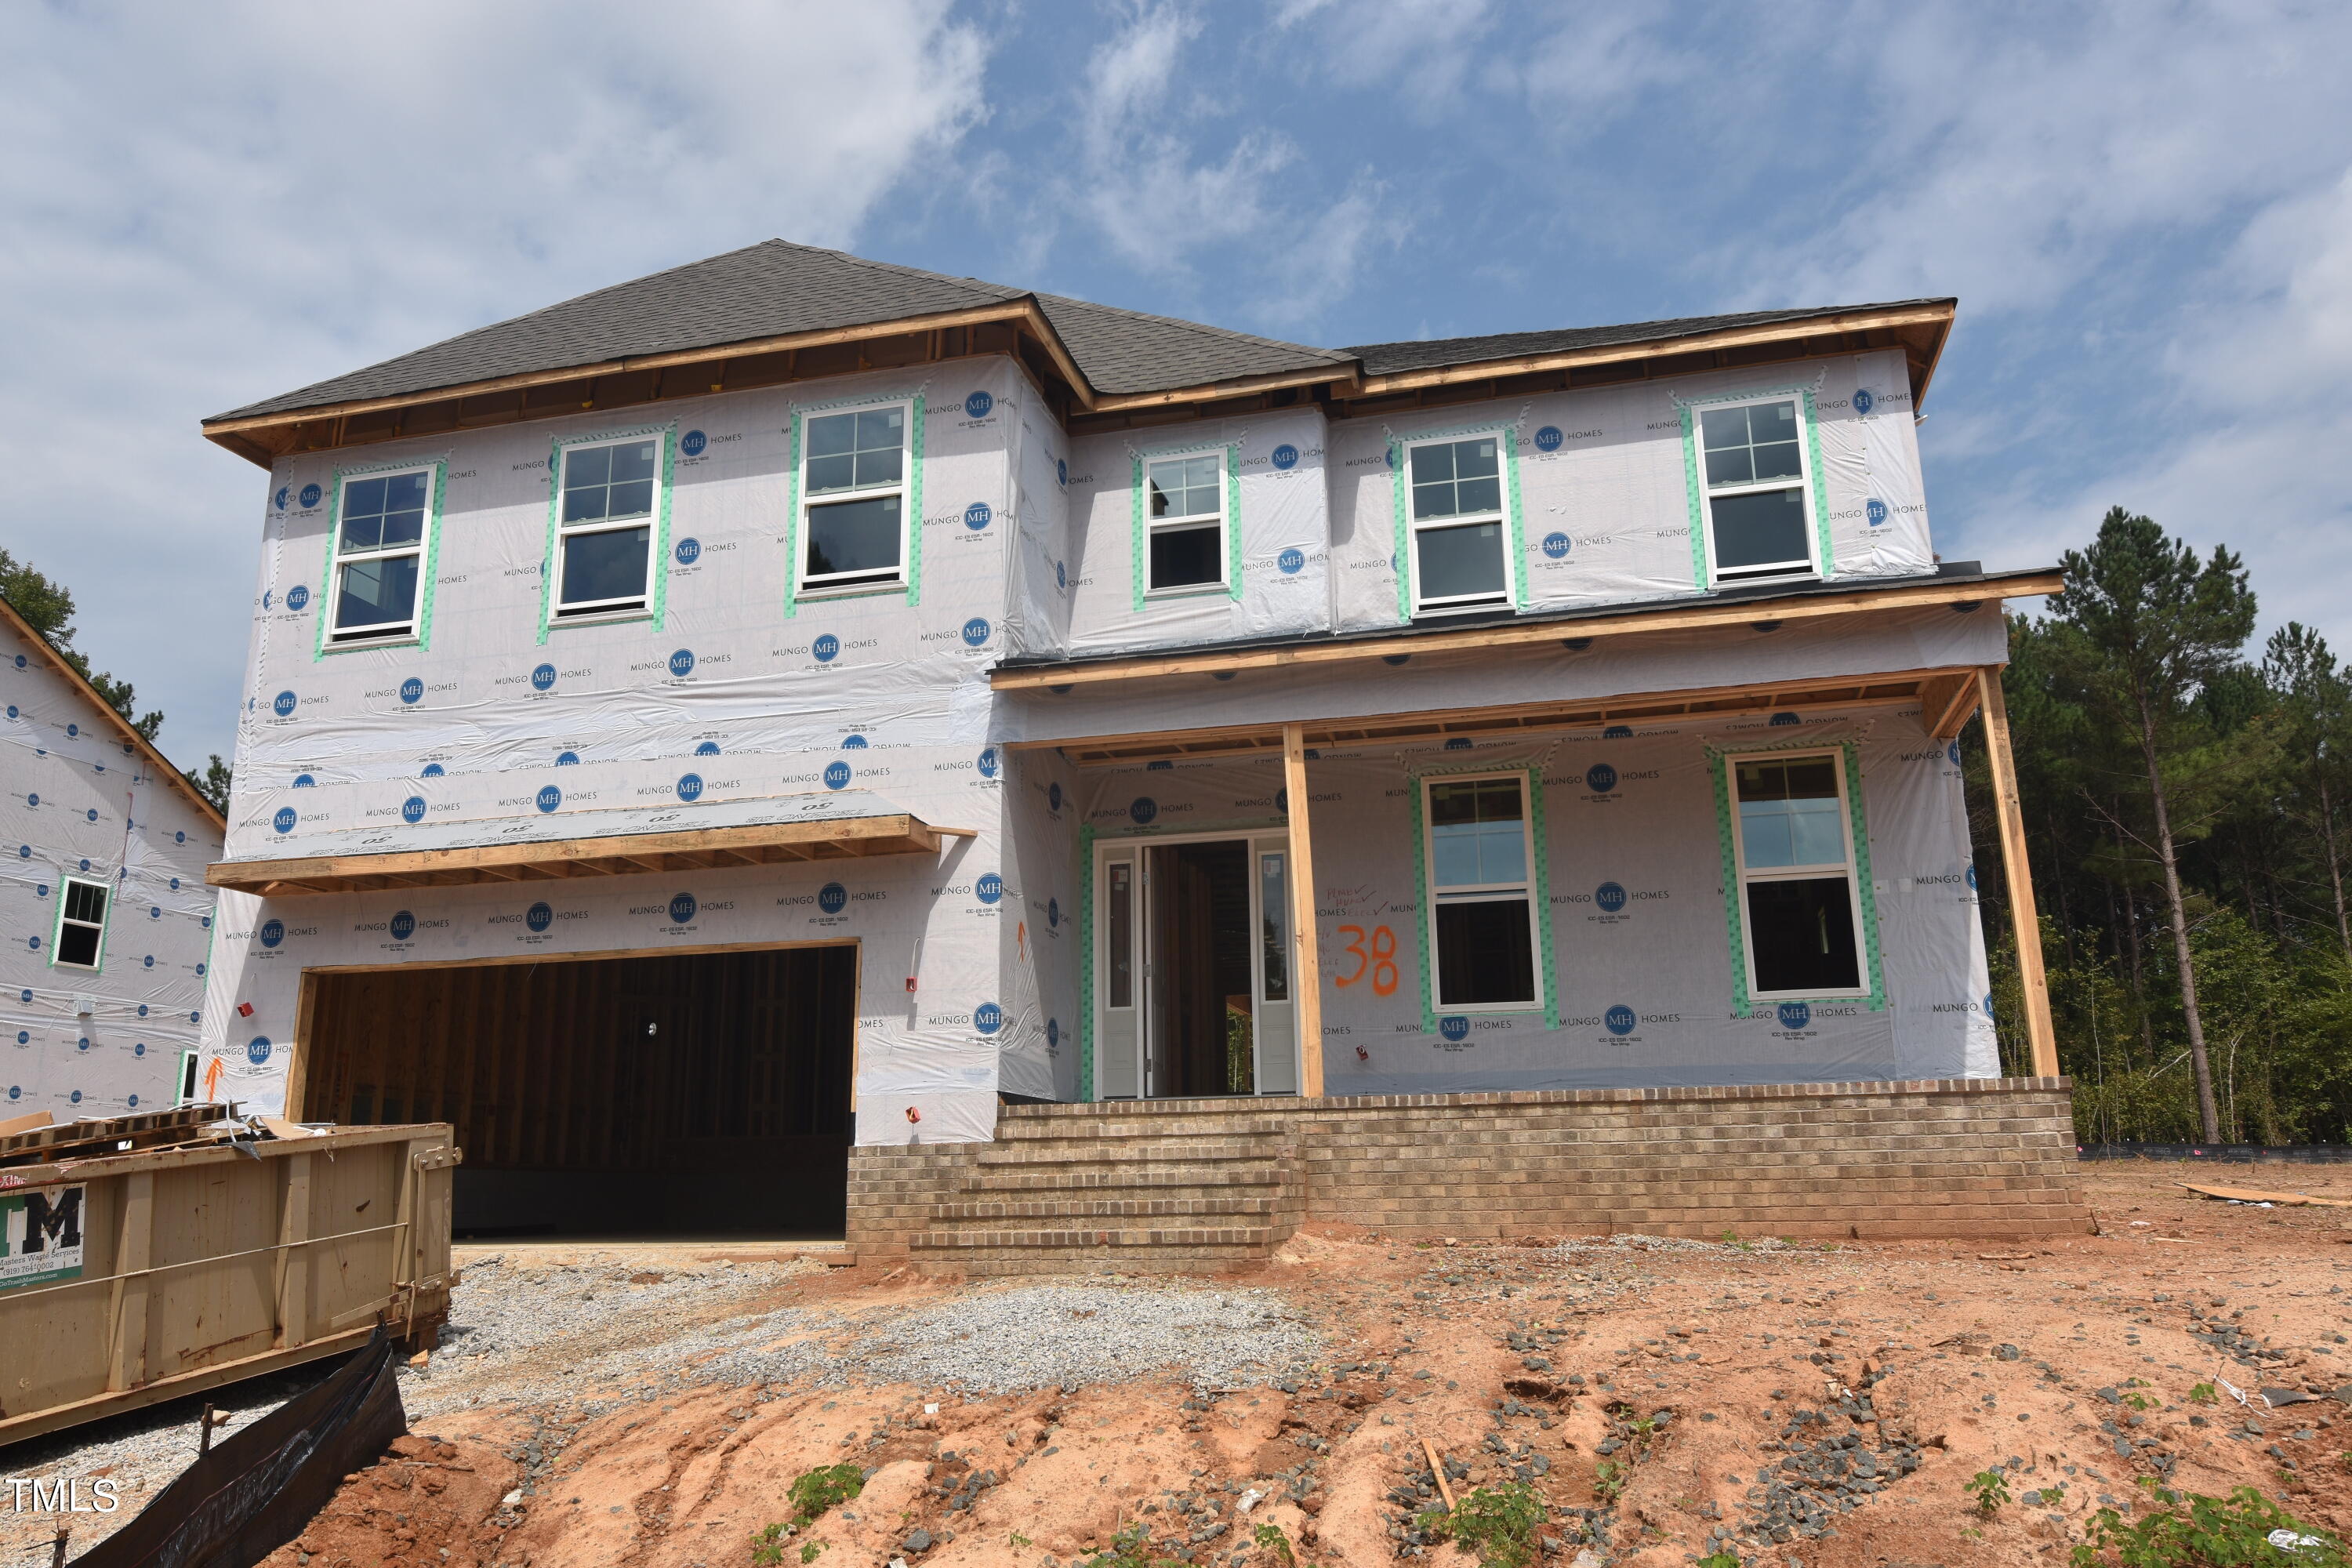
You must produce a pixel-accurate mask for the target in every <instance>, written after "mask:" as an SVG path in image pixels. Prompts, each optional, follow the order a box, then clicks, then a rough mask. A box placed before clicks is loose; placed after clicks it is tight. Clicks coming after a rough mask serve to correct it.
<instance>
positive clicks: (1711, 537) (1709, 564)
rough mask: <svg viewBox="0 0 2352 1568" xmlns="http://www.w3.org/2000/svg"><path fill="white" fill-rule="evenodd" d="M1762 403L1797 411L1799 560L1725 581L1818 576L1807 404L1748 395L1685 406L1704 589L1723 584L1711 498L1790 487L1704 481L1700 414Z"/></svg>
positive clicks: (1786, 396) (1743, 571) (1740, 583)
mask: <svg viewBox="0 0 2352 1568" xmlns="http://www.w3.org/2000/svg"><path fill="white" fill-rule="evenodd" d="M1768 403H1790V404H1794V405H1796V409H1797V479H1796V489H1797V494H1798V499H1799V500H1800V503H1801V505H1802V506H1803V507H1804V509H1805V559H1804V561H1803V562H1802V563H1796V562H1790V563H1775V564H1773V565H1770V566H1765V567H1753V566H1743V567H1740V568H1738V572H1739V575H1738V576H1736V577H1734V578H1732V579H1731V580H1730V585H1731V586H1734V587H1745V586H1747V585H1748V584H1750V583H1788V582H1802V581H1803V580H1805V579H1806V578H1809V577H1819V576H1820V575H1821V574H1822V544H1821V537H1822V528H1821V519H1820V518H1818V517H1816V516H1814V515H1813V424H1812V408H1811V400H1810V399H1808V398H1807V397H1806V396H1805V395H1804V394H1803V393H1801V392H1773V393H1762V394H1759V395H1756V396H1754V397H1727V398H1721V399H1710V400H1709V401H1707V402H1705V403H1697V404H1694V405H1692V406H1691V437H1690V438H1691V462H1692V464H1693V466H1694V467H1695V468H1696V469H1697V471H1698V489H1699V501H1698V505H1699V514H1700V515H1699V521H1700V524H1701V528H1700V531H1701V532H1702V533H1703V534H1704V535H1705V536H1706V581H1707V586H1708V587H1710V588H1719V587H1723V586H1725V585H1726V584H1725V581H1724V577H1723V573H1722V570H1721V569H1720V568H1719V567H1717V564H1716V561H1715V500H1716V498H1717V496H1743V495H1762V494H1764V493H1766V492H1768V491H1772V490H1785V489H1789V488H1790V481H1789V480H1787V479H1760V480H1754V481H1751V482H1749V483H1748V484H1744V485H1717V484H1714V483H1712V482H1710V481H1709V480H1708V479H1707V477H1706V416H1708V415H1710V414H1721V413H1724V412H1726V411H1727V410H1729V409H1734V408H1758V407H1761V406H1763V405H1766V404H1768Z"/></svg>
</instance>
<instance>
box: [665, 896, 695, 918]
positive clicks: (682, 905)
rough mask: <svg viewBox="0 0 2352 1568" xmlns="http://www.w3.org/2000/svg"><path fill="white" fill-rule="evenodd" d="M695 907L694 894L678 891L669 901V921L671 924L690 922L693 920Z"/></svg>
mask: <svg viewBox="0 0 2352 1568" xmlns="http://www.w3.org/2000/svg"><path fill="white" fill-rule="evenodd" d="M695 908H696V905H695V902H694V895H693V894H692V893H679V894H677V895H675V896H673V897H672V898H671V900H670V901H669V918H670V923H671V924H673V925H688V924H691V923H692V922H693V920H694V911H695Z"/></svg>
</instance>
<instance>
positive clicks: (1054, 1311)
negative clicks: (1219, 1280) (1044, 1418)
mask: <svg viewBox="0 0 2352 1568" xmlns="http://www.w3.org/2000/svg"><path fill="white" fill-rule="evenodd" d="M776 1316H777V1317H778V1318H785V1317H788V1316H793V1315H792V1314H782V1313H780V1314H777V1315H776ZM831 1326H832V1325H830V1324H822V1325H821V1324H816V1323H813V1322H811V1321H809V1320H807V1319H806V1318H804V1317H803V1318H801V1319H800V1320H799V1321H795V1322H792V1323H781V1322H771V1324H770V1325H769V1331H770V1337H772V1336H773V1333H774V1332H775V1331H778V1330H787V1331H810V1330H812V1329H817V1330H822V1329H824V1328H829V1327H831ZM843 1326H844V1327H846V1328H847V1329H848V1330H849V1331H850V1336H849V1338H848V1340H847V1342H845V1343H843V1342H830V1343H820V1342H809V1341H804V1342H800V1343H795V1344H789V1345H784V1346H781V1347H777V1348H773V1349H755V1348H751V1347H748V1346H747V1347H745V1348H741V1349H734V1350H722V1351H721V1352H719V1353H718V1354H717V1355H715V1356H713V1357H711V1358H710V1359H709V1360H708V1361H704V1362H700V1363H698V1364H697V1365H696V1366H695V1367H694V1369H693V1371H692V1373H691V1380H692V1381H693V1382H697V1383H714V1382H715V1383H733V1384H753V1383H782V1382H794V1383H798V1382H803V1381H813V1382H814V1383H817V1384H825V1385H838V1384H846V1383H851V1382H856V1383H863V1384H886V1383H911V1384H918V1385H919V1386H921V1387H925V1388H960V1389H966V1390H970V1391H971V1392H973V1393H984V1394H1006V1393H1014V1392H1019V1391H1024V1390H1027V1389H1033V1388H1050V1387H1054V1386H1056V1385H1060V1386H1063V1387H1066V1388H1075V1387H1076V1386H1077V1385H1079V1384H1087V1383H1128V1382H1133V1381H1135V1380H1137V1379H1139V1378H1148V1377H1159V1376H1174V1377H1178V1378H1181V1379H1182V1380H1183V1381H1185V1382H1187V1383H1189V1384H1192V1386H1193V1387H1194V1388H1195V1389H1197V1390H1200V1391H1202V1392H1211V1391H1221V1390H1225V1389H1232V1388H1238V1387H1242V1386H1244V1385H1246V1384H1260V1383H1266V1382H1269V1381H1272V1380H1274V1379H1276V1378H1279V1377H1282V1376H1284V1375H1286V1374H1296V1373H1298V1372H1300V1371H1303V1370H1304V1368H1305V1367H1306V1366H1307V1363H1309V1362H1311V1361H1312V1360H1313V1359H1314V1358H1315V1357H1316V1356H1317V1355H1318V1353H1320V1352H1321V1350H1322V1348H1323V1344H1322V1337H1321V1336H1320V1335H1319V1334H1318V1333H1317V1332H1316V1331H1314V1330H1313V1329H1312V1328H1310V1327H1308V1326H1307V1323H1306V1322H1305V1321H1304V1320H1303V1319H1302V1318H1301V1317H1300V1316H1299V1314H1297V1312H1296V1311H1294V1310H1292V1309H1291V1308H1290V1306H1289V1304H1288V1303H1287V1302H1286V1300H1284V1299H1283V1298H1282V1297H1281V1296H1280V1295H1278V1294H1276V1292H1274V1291H1271V1290H1243V1289H1224V1290H1217V1289H1199V1288H1193V1287H1185V1286H1174V1285H1165V1284H1159V1283H1153V1284H1136V1285H1104V1284H1084V1285H1079V1284H1034V1285H1017V1286H1012V1287H1007V1288H1003V1289H991V1290H981V1291H973V1292H971V1293H968V1294H962V1295H959V1296H956V1297H953V1298H950V1300H944V1301H936V1302H931V1303H928V1304H926V1305H923V1306H920V1307H914V1308H908V1309H905V1310H896V1311H881V1312H870V1313H865V1314H861V1315H860V1316H859V1317H858V1318H857V1319H856V1320H855V1321H851V1322H849V1323H847V1324H845V1325H843ZM755 1332H756V1331H755Z"/></svg>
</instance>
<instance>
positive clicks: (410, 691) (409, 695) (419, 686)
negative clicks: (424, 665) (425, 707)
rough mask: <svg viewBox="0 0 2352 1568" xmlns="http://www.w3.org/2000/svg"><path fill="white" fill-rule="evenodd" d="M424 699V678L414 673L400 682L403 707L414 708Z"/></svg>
mask: <svg viewBox="0 0 2352 1568" xmlns="http://www.w3.org/2000/svg"><path fill="white" fill-rule="evenodd" d="M424 700H425V682H424V681H423V680H422V679H419V678H417V677H416V676H414V675H412V676H410V677H409V678H408V679H405V680H404V681H402V682H401V683H400V701H401V705H402V706H403V707H405V708H413V707H415V705H416V704H417V703H419V702H422V701H424Z"/></svg>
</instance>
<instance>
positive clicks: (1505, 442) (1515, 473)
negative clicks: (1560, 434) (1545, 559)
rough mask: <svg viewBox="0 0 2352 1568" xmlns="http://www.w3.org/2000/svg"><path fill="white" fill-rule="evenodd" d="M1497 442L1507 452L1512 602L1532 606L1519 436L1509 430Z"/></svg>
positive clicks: (1506, 500) (1507, 531)
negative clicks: (1520, 481)
mask: <svg viewBox="0 0 2352 1568" xmlns="http://www.w3.org/2000/svg"><path fill="white" fill-rule="evenodd" d="M1496 445H1497V446H1499V447H1501V448H1502V453H1503V535H1504V538H1505V539H1506V541H1507V543H1508V548H1509V550H1510V552H1511V602H1512V603H1513V604H1515V605H1517V606H1518V607H1519V608H1520V609H1522V610H1524V609H1526V608H1527V607H1528V539H1527V527H1526V522H1525V520H1524V518H1523V517H1522V516H1521V513H1520V510H1519V438H1518V432H1517V431H1516V430H1509V429H1507V430H1505V431H1504V432H1503V433H1502V435H1501V437H1498V439H1497V441H1496Z"/></svg>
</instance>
